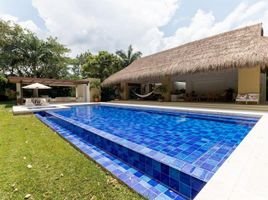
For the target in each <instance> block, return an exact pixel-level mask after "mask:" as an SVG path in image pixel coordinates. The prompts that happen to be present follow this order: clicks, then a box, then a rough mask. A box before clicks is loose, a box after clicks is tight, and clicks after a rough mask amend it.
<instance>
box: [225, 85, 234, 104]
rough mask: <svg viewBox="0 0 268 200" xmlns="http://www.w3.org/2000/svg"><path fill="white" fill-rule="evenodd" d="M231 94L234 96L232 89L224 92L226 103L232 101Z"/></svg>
mask: <svg viewBox="0 0 268 200" xmlns="http://www.w3.org/2000/svg"><path fill="white" fill-rule="evenodd" d="M233 94H234V89H233V88H228V89H226V90H225V99H226V101H233Z"/></svg>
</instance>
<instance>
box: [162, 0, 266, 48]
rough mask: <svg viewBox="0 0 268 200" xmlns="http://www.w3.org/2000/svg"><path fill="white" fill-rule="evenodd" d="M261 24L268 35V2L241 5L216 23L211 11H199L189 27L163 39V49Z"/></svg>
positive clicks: (182, 28)
mask: <svg viewBox="0 0 268 200" xmlns="http://www.w3.org/2000/svg"><path fill="white" fill-rule="evenodd" d="M260 22H263V27H264V32H266V33H268V2H266V1H260V2H257V3H255V4H252V5H249V4H245V3H241V4H239V5H238V6H237V7H236V8H235V9H234V10H233V11H232V12H231V13H230V14H229V15H228V16H226V18H225V19H223V20H222V21H216V20H215V17H214V15H213V13H212V12H211V11H210V12H205V11H203V10H198V11H197V12H196V14H195V15H194V16H193V18H192V20H191V23H190V24H189V26H186V27H180V28H178V29H177V30H176V33H175V34H174V35H172V36H170V37H166V38H163V40H164V47H163V48H164V49H167V48H171V47H174V46H178V45H179V44H183V43H186V42H189V41H194V40H197V39H201V38H204V37H208V36H211V35H215V34H217V33H221V32H225V31H229V30H232V29H235V28H239V27H242V26H247V25H252V24H255V23H260ZM266 30H267V31H266Z"/></svg>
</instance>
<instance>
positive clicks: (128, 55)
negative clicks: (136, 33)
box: [116, 45, 142, 67]
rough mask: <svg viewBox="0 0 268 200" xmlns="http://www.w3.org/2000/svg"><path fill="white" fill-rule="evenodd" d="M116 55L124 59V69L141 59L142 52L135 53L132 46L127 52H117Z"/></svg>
mask: <svg viewBox="0 0 268 200" xmlns="http://www.w3.org/2000/svg"><path fill="white" fill-rule="evenodd" d="M116 54H117V55H118V56H119V57H120V58H121V59H122V61H123V67H126V66H128V65H130V64H131V63H132V62H133V61H134V60H136V59H138V58H140V57H141V55H142V53H141V52H140V51H137V52H133V48H132V45H129V47H128V50H127V52H125V51H123V50H119V51H116Z"/></svg>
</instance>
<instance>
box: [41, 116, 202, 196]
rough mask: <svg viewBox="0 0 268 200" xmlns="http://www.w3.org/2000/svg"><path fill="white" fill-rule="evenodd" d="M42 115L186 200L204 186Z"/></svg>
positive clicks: (114, 144) (179, 173) (143, 156)
mask: <svg viewBox="0 0 268 200" xmlns="http://www.w3.org/2000/svg"><path fill="white" fill-rule="evenodd" d="M42 115H47V117H50V120H52V121H54V122H55V123H57V124H60V125H61V126H63V127H65V128H66V129H68V130H70V131H71V132H72V133H74V134H76V135H77V136H79V137H80V138H81V139H83V140H84V141H86V142H88V143H90V144H93V145H95V146H97V147H99V148H101V149H103V150H104V151H106V152H108V153H110V154H112V155H114V156H116V157H117V158H119V159H121V160H123V161H124V162H126V163H127V164H129V165H131V166H133V167H134V168H136V169H138V170H139V171H141V172H143V173H145V174H147V175H148V176H151V177H153V178H154V179H156V180H158V181H160V182H161V183H163V184H165V185H167V186H168V187H170V188H171V189H173V190H174V191H176V192H178V193H179V194H181V195H182V196H184V197H185V198H187V199H193V198H194V197H195V196H196V195H197V193H198V192H199V191H200V190H201V189H202V187H203V186H204V185H205V184H206V182H204V181H202V180H199V179H197V178H195V177H192V176H190V175H188V174H186V173H183V172H181V171H179V170H177V169H175V168H172V167H170V166H168V165H165V164H163V163H161V162H158V161H156V160H154V159H152V158H150V157H147V156H145V155H142V154H140V153H138V152H136V151H133V150H131V149H129V148H125V147H123V146H121V145H119V144H117V143H115V142H112V141H110V140H107V139H105V138H103V137H101V136H99V135H96V134H94V133H92V132H89V131H88V130H86V129H84V128H81V127H79V126H76V125H74V124H72V123H69V122H67V121H64V120H62V119H59V118H57V117H54V116H49V114H47V113H46V114H44V113H42Z"/></svg>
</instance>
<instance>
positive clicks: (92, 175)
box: [0, 103, 143, 200]
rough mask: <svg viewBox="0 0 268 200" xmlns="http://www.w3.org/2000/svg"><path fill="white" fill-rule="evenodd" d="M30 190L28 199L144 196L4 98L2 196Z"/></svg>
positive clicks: (0, 168)
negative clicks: (14, 109) (15, 109)
mask: <svg viewBox="0 0 268 200" xmlns="http://www.w3.org/2000/svg"><path fill="white" fill-rule="evenodd" d="M27 165H31V166H32V168H28V167H27ZM27 194H30V195H31V197H30V198H29V199H91V200H94V199H120V200H121V199H143V198H142V197H140V196H139V195H138V194H137V193H135V192H133V191H132V190H130V189H129V188H128V187H127V186H125V185H123V184H121V183H120V182H118V181H117V180H116V179H114V178H113V177H112V176H111V175H110V173H108V172H105V171H104V170H103V169H102V168H100V167H99V166H98V165H97V164H96V163H94V162H93V161H91V160H90V159H88V158H87V157H85V156H84V155H83V154H82V153H80V152H79V151H77V150H76V149H75V148H73V147H72V146H71V145H70V144H69V143H67V142H66V141H64V140H63V139H62V138H61V137H60V136H58V135H57V134H56V133H55V132H53V131H52V130H51V129H49V128H48V127H46V126H45V125H44V124H42V123H41V122H40V121H39V120H38V119H37V118H35V116H33V115H24V116H13V115H12V112H11V104H10V103H0V197H1V199H23V198H24V197H25V196H26V195H27Z"/></svg>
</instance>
